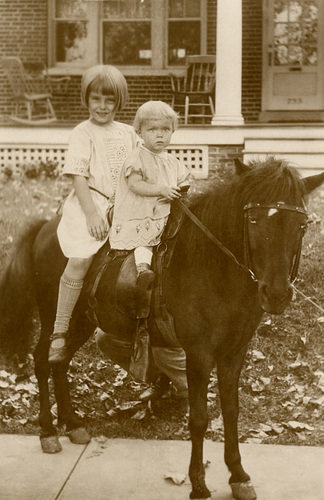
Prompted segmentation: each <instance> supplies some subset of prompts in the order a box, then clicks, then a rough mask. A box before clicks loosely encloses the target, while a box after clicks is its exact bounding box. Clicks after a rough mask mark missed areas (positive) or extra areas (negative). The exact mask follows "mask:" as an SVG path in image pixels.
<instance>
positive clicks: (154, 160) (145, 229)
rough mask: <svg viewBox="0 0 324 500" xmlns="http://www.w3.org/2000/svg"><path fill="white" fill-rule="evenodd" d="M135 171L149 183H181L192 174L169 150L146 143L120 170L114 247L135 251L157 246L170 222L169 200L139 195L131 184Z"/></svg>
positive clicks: (114, 220) (112, 230)
mask: <svg viewBox="0 0 324 500" xmlns="http://www.w3.org/2000/svg"><path fill="white" fill-rule="evenodd" d="M132 172H136V173H138V174H140V175H141V176H142V178H143V180H144V181H146V182H148V183H150V184H161V185H167V186H179V185H180V184H182V183H183V182H184V181H186V180H187V179H188V177H189V175H190V174H189V170H188V169H187V167H186V166H185V165H184V164H183V163H181V162H180V161H179V160H178V159H177V158H175V157H174V156H173V155H171V154H170V153H167V152H166V151H162V152H161V153H153V152H152V151H149V150H148V149H147V148H145V146H139V147H137V148H136V149H135V150H134V151H132V152H131V153H130V154H129V156H128V158H127V159H126V161H125V164H124V166H123V168H122V170H121V172H120V177H119V180H118V186H117V191H116V203H115V207H114V217H113V222H112V226H111V228H110V234H109V241H110V246H111V248H115V249H118V250H132V249H133V248H138V247H140V246H155V245H157V244H158V243H159V242H160V240H161V235H162V233H163V230H164V228H165V225H166V223H167V221H168V217H169V213H170V208H171V205H170V201H169V200H167V199H166V198H164V197H163V196H139V195H137V194H135V193H133V192H132V191H131V190H130V189H129V187H128V177H129V175H130V174H131V173H132Z"/></svg>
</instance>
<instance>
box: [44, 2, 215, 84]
mask: <svg viewBox="0 0 324 500" xmlns="http://www.w3.org/2000/svg"><path fill="white" fill-rule="evenodd" d="M55 1H56V0H49V2H48V5H49V8H48V67H49V73H50V74H53V75H55V74H67V75H73V74H75V75H79V74H82V73H83V72H84V70H85V69H86V68H89V67H91V66H92V65H95V64H102V61H103V23H104V22H105V20H104V19H103V15H102V13H103V10H102V9H103V6H102V2H100V1H91V2H87V5H88V6H89V8H90V11H92V15H91V19H89V32H90V35H89V36H92V40H93V43H92V52H91V54H90V57H89V59H88V60H87V61H85V62H84V63H81V62H58V61H56V60H55V50H56V29H55V23H56V18H55ZM200 13H201V16H200V18H187V17H184V18H173V17H172V18H169V17H168V2H167V0H152V17H151V23H152V25H151V30H152V32H151V33H152V37H151V41H152V61H151V65H132V66H129V65H117V64H116V67H118V68H119V69H120V70H121V71H122V72H123V74H125V75H135V76H136V75H152V76H155V75H156V76H158V75H165V74H168V73H169V72H170V71H172V72H173V73H174V74H177V73H179V74H180V73H181V72H183V69H184V67H185V65H168V63H167V61H168V50H167V49H168V36H169V33H168V26H169V19H172V20H174V19H179V20H180V19H196V20H197V19H200V22H201V30H200V46H201V51H200V52H201V54H207V0H200ZM161 17H162V19H163V22H161ZM114 21H115V20H114Z"/></svg>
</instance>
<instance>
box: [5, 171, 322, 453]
mask: <svg viewBox="0 0 324 500" xmlns="http://www.w3.org/2000/svg"><path fill="white" fill-rule="evenodd" d="M0 188H1V189H0V242H1V243H0V257H1V259H0V263H1V264H0V271H1V272H2V271H3V270H4V269H5V266H6V263H7V262H8V259H9V256H10V254H11V252H12V251H13V249H14V248H15V244H16V242H17V238H18V236H19V233H20V231H21V230H23V229H24V227H26V225H27V224H28V223H29V222H30V221H31V220H32V219H34V218H47V219H48V218H51V217H53V216H54V215H55V213H56V211H57V209H58V207H59V205H60V203H61V201H62V199H63V198H64V196H65V195H66V194H67V193H68V192H69V189H70V185H69V183H68V182H67V181H66V180H63V179H61V178H57V179H47V178H40V179H37V180H34V179H27V178H20V179H9V180H7V179H6V178H5V177H4V178H3V179H2V181H1V182H0ZM309 214H310V216H311V219H312V221H313V222H312V224H310V227H309V229H308V232H307V233H306V236H305V239H304V245H303V254H302V259H301V265H300V272H299V279H298V282H297V284H296V285H297V287H298V288H299V289H300V290H301V291H302V292H303V293H304V294H306V295H307V296H309V297H310V298H311V299H312V300H313V301H315V302H316V303H317V304H320V305H321V306H322V307H324V286H323V283H324V265H323V264H324V256H323V246H324V191H321V190H318V191H317V192H316V193H315V194H314V195H312V197H311V199H310V202H309ZM323 321H324V313H323V312H321V311H319V310H318V309H316V308H315V307H314V306H313V305H312V304H310V303H309V302H307V301H305V300H304V299H303V298H301V297H300V296H299V295H297V296H296V298H295V300H294V301H293V302H292V303H291V305H290V307H289V308H288V309H287V310H286V312H285V313H284V314H282V315H281V316H278V317H276V316H269V315H265V317H264V320H263V322H262V324H261V325H260V327H259V329H258V332H257V334H256V335H255V337H254V339H253V340H252V342H251V345H250V348H249V352H248V356H247V359H246V362H245V366H244V370H243V372H242V377H241V384H240V407H241V412H240V422H239V430H240V441H242V442H263V443H273V444H275V443H278V444H307V445H323V444H324V421H323V409H324V348H323V327H324V322H323ZM35 330H36V332H35V334H36V335H37V325H36V328H35ZM69 378H70V383H71V389H72V398H73V401H74V403H75V405H76V407H77V408H78V411H79V413H80V415H82V416H83V417H84V418H85V422H86V425H87V427H88V429H89V430H90V432H91V433H92V435H93V436H98V435H101V434H104V435H106V436H108V437H134V438H157V439H188V438H189V434H188V430H187V420H186V416H184V414H183V408H181V407H180V406H179V404H178V403H177V401H176V400H175V399H173V398H172V395H169V397H166V398H165V399H162V400H160V401H159V402H157V403H156V404H155V405H154V407H153V409H150V408H147V406H146V405H144V404H140V405H138V404H137V401H136V399H137V395H138V393H139V391H140V390H141V389H142V387H141V386H140V385H139V384H136V383H134V382H133V381H132V380H131V378H130V377H129V376H128V375H127V374H126V372H124V371H122V370H120V369H119V367H118V366H116V365H115V366H114V365H113V364H112V363H110V361H109V360H106V359H103V358H102V356H101V355H100V353H99V352H98V350H97V348H96V345H95V343H94V341H93V339H90V340H89V341H88V342H87V344H86V345H85V346H83V348H82V349H81V350H80V351H79V352H78V353H77V354H76V356H75V358H74V360H73V361H72V363H71V367H70V371H69ZM0 388H1V395H0V432H7V433H8V432H9V433H10V432H13V433H16V432H17V433H26V434H37V433H38V432H39V428H38V424H37V412H38V395H37V384H36V379H35V377H34V375H33V374H31V373H29V376H27V378H25V379H21V378H19V377H17V376H16V375H15V374H12V373H11V372H10V371H9V370H5V369H2V367H0ZM52 402H53V414H55V401H54V398H53V401H52ZM135 403H136V404H135ZM208 407H209V414H210V424H209V428H208V431H207V435H206V437H207V438H209V439H213V440H222V439H223V429H222V422H221V418H220V407H219V400H218V393H217V378H216V375H215V373H214V372H213V373H212V377H211V381H210V385H209V393H208Z"/></svg>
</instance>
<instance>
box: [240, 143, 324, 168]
mask: <svg viewBox="0 0 324 500" xmlns="http://www.w3.org/2000/svg"><path fill="white" fill-rule="evenodd" d="M244 146H245V147H244V150H243V158H244V160H247V161H248V160H253V159H256V158H258V159H264V158H266V157H267V156H280V158H283V159H285V160H287V161H288V162H289V163H291V164H292V165H294V166H296V167H297V168H298V170H299V171H300V173H301V175H312V174H315V173H319V172H321V171H324V137H315V138H301V137H298V138H293V137H287V138H261V137H249V138H246V139H245V145H244Z"/></svg>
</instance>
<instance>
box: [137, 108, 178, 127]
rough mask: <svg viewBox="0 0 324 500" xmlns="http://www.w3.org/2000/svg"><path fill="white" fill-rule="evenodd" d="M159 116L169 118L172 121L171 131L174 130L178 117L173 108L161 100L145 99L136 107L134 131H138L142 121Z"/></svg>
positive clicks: (158, 117)
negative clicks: (145, 100)
mask: <svg viewBox="0 0 324 500" xmlns="http://www.w3.org/2000/svg"><path fill="white" fill-rule="evenodd" d="M160 118H169V119H170V120H171V121H172V131H173V132H174V131H175V129H176V128H177V126H178V121H179V117H178V114H177V113H176V112H175V111H174V109H172V108H171V106H169V104H167V103H166V102H163V101H147V102H145V103H144V104H142V106H140V107H139V108H138V110H137V112H136V115H135V118H134V124H133V127H134V129H135V130H136V132H140V131H141V127H142V125H143V122H144V121H146V120H155V119H160Z"/></svg>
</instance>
